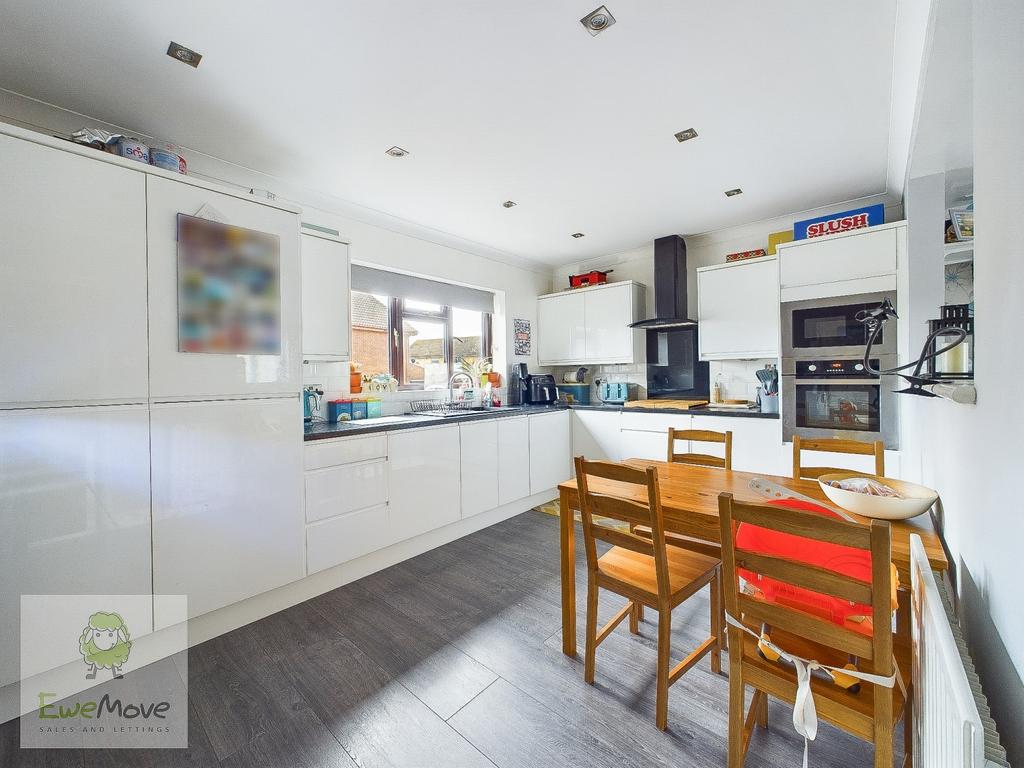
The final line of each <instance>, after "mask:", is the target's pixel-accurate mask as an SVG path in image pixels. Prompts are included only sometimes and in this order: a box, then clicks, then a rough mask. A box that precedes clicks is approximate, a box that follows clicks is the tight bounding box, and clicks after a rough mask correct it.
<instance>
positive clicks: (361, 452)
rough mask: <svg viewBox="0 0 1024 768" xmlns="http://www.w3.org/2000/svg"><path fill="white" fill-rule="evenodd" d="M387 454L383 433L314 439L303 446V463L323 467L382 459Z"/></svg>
mask: <svg viewBox="0 0 1024 768" xmlns="http://www.w3.org/2000/svg"><path fill="white" fill-rule="evenodd" d="M387 455H388V441H387V437H385V436H384V435H382V434H381V435H369V436H367V437H346V438H344V439H342V440H324V441H314V442H313V443H311V444H307V445H305V446H304V447H303V453H302V456H303V465H304V468H305V469H307V470H309V469H323V468H324V467H333V466H336V465H338V464H352V463H354V462H357V461H369V460H370V459H383V458H384V457H386V456H387Z"/></svg>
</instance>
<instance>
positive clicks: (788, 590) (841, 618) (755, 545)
mask: <svg viewBox="0 0 1024 768" xmlns="http://www.w3.org/2000/svg"><path fill="white" fill-rule="evenodd" d="M768 503H769V504H771V505H772V506H777V507H786V508H789V509H798V510H801V511H803V512H812V513H814V514H818V515H823V516H825V517H831V518H835V519H841V518H840V517H839V515H837V514H836V513H835V512H833V511H832V510H830V509H827V508H825V507H822V506H819V505H817V504H812V503H810V502H806V501H799V500H797V499H774V500H772V501H769V502H768ZM736 548H737V549H744V550H747V551H748V552H755V553H757V554H762V555H769V556H774V557H781V558H785V559H787V560H793V561H795V562H800V563H806V564H808V565H815V566H818V567H819V568H824V569H826V570H829V571H832V572H834V573H838V574H842V575H844V576H849V577H851V578H853V579H856V580H858V581H863V582H865V583H868V584H870V583H871V553H870V552H868V551H867V550H863V549H856V548H854V547H846V546H843V545H840V544H830V543H827V542H819V541H814V540H813V539H808V538H804V537H803V536H796V535H794V534H790V533H782V532H779V531H773V530H769V529H767V528H760V527H758V526H757V525H754V524H750V523H741V524H740V526H739V527H738V529H737V531H736ZM739 575H740V577H741V578H743V579H744V580H745V581H746V582H747V583H748V584H749V585H750V586H752V587H754V588H755V590H756V592H757V593H758V594H757V597H759V598H761V599H764V600H766V601H768V602H773V603H778V604H780V605H785V606H787V607H790V608H795V609H796V610H800V611H804V612H806V613H810V614H813V615H816V616H820V617H821V618H823V619H826V620H828V621H831V622H833V623H835V624H840V625H843V626H846V627H848V628H851V629H854V630H856V631H860V632H863V633H864V634H870V633H871V623H870V621H866V622H855V623H851V622H849V621H848V620H849V619H850V617H854V616H856V617H861V616H866V617H868V618H870V617H871V612H872V610H871V606H870V605H864V604H860V603H851V602H850V601H848V600H843V599H841V598H838V597H833V596H831V595H824V594H821V593H820V592H814V591H812V590H810V589H805V588H804V587H798V586H796V585H793V584H788V583H786V582H784V581H779V580H778V579H773V578H769V577H767V576H762V575H761V574H759V573H754V572H752V571H749V570H747V569H745V568H740V569H739Z"/></svg>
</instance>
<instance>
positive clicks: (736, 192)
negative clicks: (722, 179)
mask: <svg viewBox="0 0 1024 768" xmlns="http://www.w3.org/2000/svg"><path fill="white" fill-rule="evenodd" d="M742 194H743V190H742V189H740V188H739V187H736V189H727V190H725V196H726V197H736V195H742Z"/></svg>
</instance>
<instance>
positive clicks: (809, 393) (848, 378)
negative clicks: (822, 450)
mask: <svg viewBox="0 0 1024 768" xmlns="http://www.w3.org/2000/svg"><path fill="white" fill-rule="evenodd" d="M886 330H887V331H888V328H887V329H886ZM870 362H871V364H872V366H873V367H875V368H876V369H877V368H878V367H879V366H881V368H882V369H885V368H891V367H893V366H895V365H896V356H895V355H879V356H878V357H877V358H875V357H872V358H871V360H870ZM782 413H783V417H782V430H783V438H784V439H785V440H786V441H791V440H792V439H793V435H800V436H801V437H805V438H815V437H817V438H822V437H825V438H846V439H851V438H852V439H855V440H863V441H874V440H882V441H883V442H884V443H885V447H886V448H889V449H890V450H897V449H898V448H899V411H898V405H897V402H896V394H895V393H894V392H892V391H890V389H889V387H888V386H884V385H883V384H882V382H881V380H880V379H879V378H878V377H876V376H875V375H873V374H871V373H869V372H868V371H867V370H866V369H865V367H864V362H863V357H862V356H858V357H831V358H791V357H790V358H783V359H782Z"/></svg>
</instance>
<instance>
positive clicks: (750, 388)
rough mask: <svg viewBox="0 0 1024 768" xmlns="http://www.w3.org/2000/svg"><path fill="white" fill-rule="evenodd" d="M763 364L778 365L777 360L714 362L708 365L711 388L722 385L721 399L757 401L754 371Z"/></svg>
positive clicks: (757, 384) (757, 385)
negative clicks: (717, 383)
mask: <svg viewBox="0 0 1024 768" xmlns="http://www.w3.org/2000/svg"><path fill="white" fill-rule="evenodd" d="M765 363H774V364H775V365H778V360H774V359H773V360H714V361H712V362H711V363H710V364H709V371H710V374H711V386H712V387H714V386H715V381H718V382H719V383H720V384H721V385H722V397H723V398H735V399H737V400H740V399H746V400H757V388H758V387H759V386H760V384H759V383H758V381H757V373H756V371H757V370H758V369H759V368H764V366H765Z"/></svg>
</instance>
